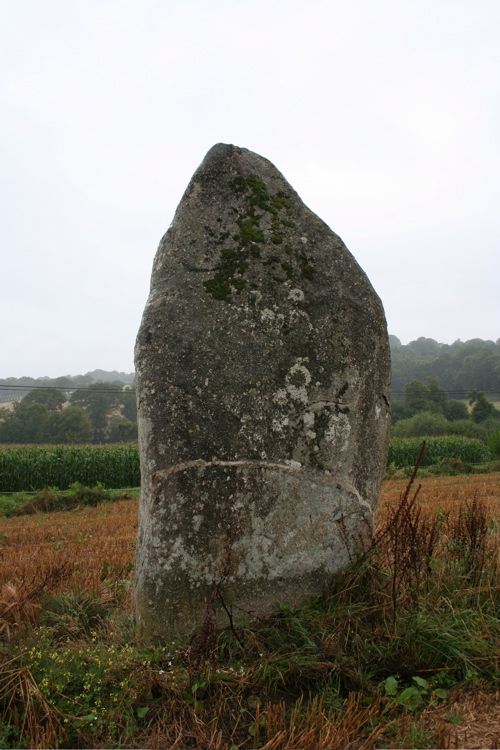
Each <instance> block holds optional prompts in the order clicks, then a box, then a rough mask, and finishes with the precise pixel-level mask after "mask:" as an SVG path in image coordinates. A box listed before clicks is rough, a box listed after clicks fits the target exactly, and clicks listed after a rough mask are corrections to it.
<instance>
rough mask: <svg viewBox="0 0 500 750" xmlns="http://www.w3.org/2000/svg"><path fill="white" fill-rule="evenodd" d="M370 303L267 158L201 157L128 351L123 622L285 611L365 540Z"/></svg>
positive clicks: (373, 427)
mask: <svg viewBox="0 0 500 750" xmlns="http://www.w3.org/2000/svg"><path fill="white" fill-rule="evenodd" d="M389 356H390V355H389V345H388V337H387V329H386V322H385V318H384V312H383V308H382V304H381V302H380V300H379V298H378V296H377V295H376V293H375V292H374V290H373V288H372V286H371V285H370V282H369V281H368V279H367V277H366V275H365V274H364V273H363V271H362V270H361V268H360V267H359V266H358V264H357V263H356V261H355V259H354V258H353V256H352V255H351V253H350V252H349V251H348V250H347V248H346V246H345V245H344V243H343V242H342V240H341V239H340V238H339V237H338V236H337V235H336V234H334V233H333V232H332V231H331V230H330V229H329V227H328V226H327V225H326V224H325V223H324V222H323V221H321V219H319V218H318V217H317V216H316V215H315V214H314V213H312V211H310V210H309V209H308V208H307V207H306V206H305V205H304V204H303V203H302V201H301V199H300V198H299V196H298V195H297V193H295V191H294V190H293V189H292V187H291V186H290V185H289V184H288V182H287V181H286V180H285V179H284V177H283V176H282V175H281V174H280V172H278V170H277V169H276V168H275V167H274V166H273V164H271V163H270V162H269V161H267V159H264V158H263V157H261V156H259V155H258V154H255V153H252V152H251V151H248V150H246V149H243V148H237V147H236V146H231V145H225V144H217V145H216V146H214V147H213V148H212V149H211V150H210V151H209V152H208V154H207V155H206V157H205V159H204V161H203V162H202V164H201V166H200V167H199V168H198V169H197V171H196V172H195V174H194V176H193V178H192V179H191V182H190V183H189V185H188V187H187V190H186V192H185V194H184V196H183V198H182V200H181V202H180V204H179V207H178V208H177V211H176V214H175V217H174V220H173V223H172V225H171V227H170V229H169V230H168V232H167V233H166V235H165V236H164V237H163V239H162V241H161V243H160V246H159V249H158V252H157V254H156V258H155V261H154V265H153V273H152V279H151V292H150V295H149V299H148V301H147V304H146V309H145V311H144V316H143V319H142V323H141V327H140V331H139V334H138V338H137V344H136V377H137V394H138V408H139V444H140V456H141V472H142V489H141V504H140V527H139V537H138V549H137V578H136V612H137V619H138V623H139V625H140V626H141V629H142V630H143V632H145V633H146V634H149V635H150V636H169V637H177V636H182V635H187V634H189V633H191V632H192V631H193V629H195V628H196V627H198V626H200V625H201V624H202V623H203V621H204V619H205V617H206V613H207V611H209V612H212V611H213V612H215V615H216V617H217V620H218V621H219V622H223V619H224V618H225V617H226V615H225V614H224V612H225V610H224V606H223V605H225V607H227V608H228V609H229V608H232V610H233V616H234V619H235V622H239V621H241V620H242V619H243V618H246V617H248V616H249V615H250V616H251V615H252V614H256V615H262V614H265V613H267V612H269V611H271V610H273V608H276V607H277V606H278V605H279V604H280V603H283V602H287V603H288V604H290V605H292V606H294V605H298V604H299V603H300V602H302V601H303V600H304V598H305V597H306V596H307V595H309V594H312V593H315V592H320V591H321V590H322V588H323V587H324V586H325V585H327V584H328V581H329V579H330V577H331V574H332V573H334V572H335V571H338V570H339V569H341V568H343V567H345V566H346V565H347V564H348V563H349V559H350V557H351V556H352V554H353V551H354V550H355V548H356V546H357V545H358V544H359V543H360V539H362V538H366V537H367V536H369V534H370V532H371V529H372V526H373V516H374V510H375V505H376V501H377V496H378V492H379V488H380V482H381V479H382V474H383V471H384V468H385V462H386V456H387V442H388V431H389V424H390V416H389V404H388V387H389V379H390V359H389Z"/></svg>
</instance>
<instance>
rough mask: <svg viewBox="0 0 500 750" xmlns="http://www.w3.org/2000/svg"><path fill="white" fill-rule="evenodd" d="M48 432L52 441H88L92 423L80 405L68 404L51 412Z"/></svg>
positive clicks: (90, 435)
mask: <svg viewBox="0 0 500 750" xmlns="http://www.w3.org/2000/svg"><path fill="white" fill-rule="evenodd" d="M49 434H50V442H53V443H88V442H89V441H90V440H91V439H92V425H91V424H90V419H89V418H88V416H87V415H86V414H85V412H84V410H83V409H82V408H81V407H80V406H68V407H67V408H66V409H64V410H63V411H62V412H54V413H53V414H51V417H50V420H49Z"/></svg>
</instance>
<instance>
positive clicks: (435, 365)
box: [389, 336, 500, 398]
mask: <svg viewBox="0 0 500 750" xmlns="http://www.w3.org/2000/svg"><path fill="white" fill-rule="evenodd" d="M389 341H390V345H391V359H392V385H391V390H392V393H393V396H395V397H396V398H399V397H400V394H401V393H402V391H404V387H405V385H406V383H409V382H410V381H412V380H419V381H420V382H425V381H426V380H427V379H428V378H431V377H433V378H436V379H437V380H438V382H439V385H440V386H441V388H443V389H444V390H445V391H447V392H449V393H452V394H454V397H455V398H465V397H466V394H467V392H469V391H473V390H479V391H484V392H485V393H489V394H496V395H498V394H500V339H497V341H484V340H483V339H470V340H469V341H460V339H459V340H458V341H455V342H453V344H441V343H439V341H435V340H434V339H429V338H425V337H424V336H421V337H420V338H418V339H416V340H415V341H410V343H409V344H406V345H404V344H402V343H401V341H400V340H399V339H398V337H397V336H390V337H389ZM452 397H453V395H452Z"/></svg>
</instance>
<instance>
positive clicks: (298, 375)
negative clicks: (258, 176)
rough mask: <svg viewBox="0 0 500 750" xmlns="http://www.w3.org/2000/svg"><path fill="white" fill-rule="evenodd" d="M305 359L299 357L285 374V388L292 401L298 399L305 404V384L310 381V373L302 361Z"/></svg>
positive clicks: (306, 398)
mask: <svg viewBox="0 0 500 750" xmlns="http://www.w3.org/2000/svg"><path fill="white" fill-rule="evenodd" d="M305 361H307V360H306V359H299V360H297V362H296V363H295V364H294V365H293V366H292V367H291V368H290V370H289V372H288V374H287V376H286V390H287V393H288V395H289V397H290V398H291V399H292V401H299V402H300V403H301V404H307V402H308V396H307V386H308V385H309V383H310V382H311V373H310V372H309V370H308V369H307V367H306V366H305V365H303V364H302V362H305Z"/></svg>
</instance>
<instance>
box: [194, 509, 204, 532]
mask: <svg viewBox="0 0 500 750" xmlns="http://www.w3.org/2000/svg"><path fill="white" fill-rule="evenodd" d="M202 522H203V516H202V515H200V514H198V513H196V514H195V515H194V516H193V531H195V532H198V531H199V530H200V528H201V524H202Z"/></svg>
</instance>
